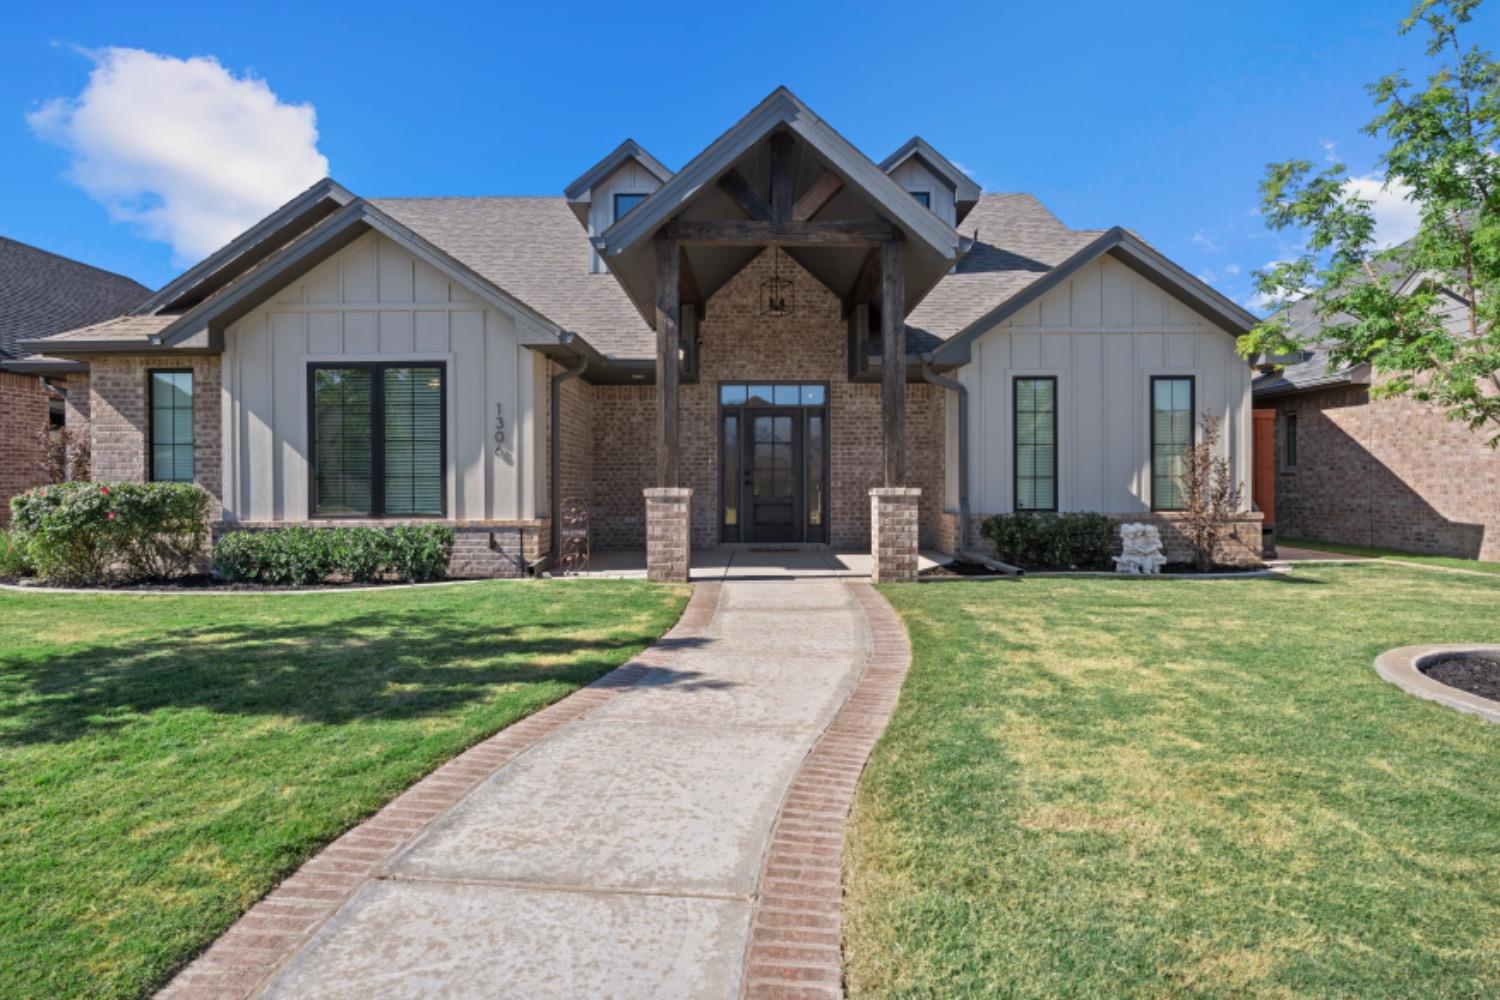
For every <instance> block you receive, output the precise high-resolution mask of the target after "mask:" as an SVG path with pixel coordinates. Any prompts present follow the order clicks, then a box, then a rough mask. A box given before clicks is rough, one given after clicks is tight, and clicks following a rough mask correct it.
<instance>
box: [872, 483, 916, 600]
mask: <svg viewBox="0 0 1500 1000" xmlns="http://www.w3.org/2000/svg"><path fill="white" fill-rule="evenodd" d="M919 495H920V491H919V490H916V489H912V488H910V487H901V486H897V487H892V488H889V489H887V488H877V489H873V490H871V491H870V556H871V560H870V579H871V581H873V582H875V583H910V582H912V581H914V580H915V579H916V578H917V547H918V546H917V536H918V531H917V522H918V519H919V499H920V496H919Z"/></svg>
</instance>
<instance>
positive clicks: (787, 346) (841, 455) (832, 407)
mask: <svg viewBox="0 0 1500 1000" xmlns="http://www.w3.org/2000/svg"><path fill="white" fill-rule="evenodd" d="M771 270H772V262H771V258H770V255H769V254H767V253H762V254H761V255H760V256H759V257H757V258H756V259H755V260H754V261H752V262H751V263H750V264H749V265H748V266H747V267H746V268H745V269H744V270H742V271H741V272H740V273H739V274H737V275H736V276H735V277H734V278H733V279H731V280H730V281H729V283H728V284H726V285H725V286H724V287H723V288H721V289H719V291H717V292H716V293H714V295H713V296H712V297H711V298H710V299H709V301H708V304H707V309H706V315H705V317H704V320H703V322H702V323H701V324H700V338H701V341H702V345H701V348H700V365H699V376H700V377H699V381H698V382H697V383H696V384H693V385H684V386H682V387H681V389H680V398H679V407H680V410H679V413H680V416H679V425H680V430H679V434H680V435H681V437H680V447H681V449H682V453H681V462H680V468H681V470H682V485H683V486H686V487H690V488H691V489H692V490H693V525H692V528H693V539H692V541H693V544H694V545H696V546H713V545H716V544H718V541H719V440H718V437H719V421H718V412H719V411H718V385H719V383H720V382H723V381H745V382H753V381H805V382H815V381H824V382H827V383H828V388H829V400H828V421H829V444H830V452H829V456H830V461H829V466H830V468H829V519H830V523H829V528H830V541H831V542H832V544H833V545H835V546H836V547H839V548H866V547H868V545H869V544H870V490H871V489H872V488H874V487H877V486H879V485H881V429H880V427H881V425H880V386H879V385H876V384H852V383H850V382H849V381H848V372H849V364H848V333H847V325H846V323H845V321H844V319H843V317H842V314H841V306H840V303H839V300H838V298H837V297H835V296H834V295H833V293H831V292H829V291H828V290H827V289H826V288H824V287H823V286H822V285H820V284H819V283H818V282H817V281H816V280H815V279H814V278H813V277H812V276H811V275H809V274H808V273H807V272H806V271H804V270H802V269H801V268H800V267H798V266H797V265H796V264H795V263H793V262H792V261H791V260H790V259H789V258H786V257H782V259H781V262H780V270H781V273H782V275H783V276H784V277H790V278H792V280H793V281H794V282H795V283H796V311H795V312H794V313H793V314H792V315H790V316H785V317H782V318H779V319H778V318H775V317H769V316H762V315H761V314H760V285H761V282H763V281H765V280H766V279H767V278H769V277H770V276H771ZM942 392H943V390H941V389H939V388H938V387H937V386H934V385H928V384H926V383H920V384H912V385H908V386H907V391H906V398H907V416H906V421H907V435H906V441H907V444H906V454H907V469H908V473H909V475H908V483H907V485H910V486H916V487H920V488H921V490H922V498H921V506H920V530H921V538H922V544H924V545H930V544H933V543H935V541H936V539H937V537H938V532H939V528H940V521H941V512H942V502H943V397H942ZM593 404H594V406H593V411H594V412H593V441H594V455H593V476H594V486H593V490H592V492H591V494H590V499H591V518H592V522H593V525H594V538H595V544H596V545H598V546H599V547H601V548H639V547H641V546H642V545H644V544H645V518H644V509H645V508H644V503H643V500H642V491H643V490H644V489H646V488H648V487H651V486H654V485H655V483H654V478H655V470H656V445H655V420H656V409H655V387H654V386H595V387H594V391H593Z"/></svg>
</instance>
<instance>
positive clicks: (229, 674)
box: [0, 611, 706, 745]
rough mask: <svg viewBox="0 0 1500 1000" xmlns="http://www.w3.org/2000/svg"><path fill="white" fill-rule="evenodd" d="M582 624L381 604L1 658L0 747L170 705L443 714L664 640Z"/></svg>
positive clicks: (690, 642)
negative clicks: (494, 619)
mask: <svg viewBox="0 0 1500 1000" xmlns="http://www.w3.org/2000/svg"><path fill="white" fill-rule="evenodd" d="M523 631H524V632H525V633H526V634H525V635H523V634H521V633H522V632H523ZM578 631H579V629H578V627H577V626H576V625H569V624H568V623H566V622H563V621H544V622H529V623H527V624H526V626H525V627H524V629H523V628H521V627H518V626H514V625H481V624H475V623H473V622H472V621H471V620H468V619H465V618H459V617H457V616H450V615H443V614H440V613H436V614H435V613H433V612H431V611H422V612H416V611H411V612H405V613H389V612H383V613H381V614H370V615H361V616H357V617H352V618H345V619H341V620H337V621H319V622H314V623H306V622H302V623H271V624H260V623H257V624H238V623H236V624H228V625H221V626H220V625H213V626H203V627H195V628H183V629H175V630H167V631H163V632H161V633H159V634H157V635H153V636H149V637H145V638H141V639H137V640H133V641H127V642H124V643H116V642H112V643H110V644H109V645H101V646H96V647H92V648H87V649H82V650H77V651H74V652H70V653H66V654H63V655H60V656H52V657H47V658H44V659H36V660H33V659H25V658H20V657H17V656H14V655H10V654H0V701H7V702H11V703H12V707H11V708H10V709H9V710H8V711H7V712H6V713H5V715H4V717H3V718H0V745H6V744H8V745H19V744H28V743H46V742H62V741H67V740H72V739H77V738H78V737H80V736H84V735H86V734H91V733H97V732H101V731H109V730H112V729H118V728H120V727H122V726H124V725H126V724H128V723H129V722H131V721H133V720H134V719H136V718H137V717H139V716H142V715H145V714H148V713H151V712H153V711H157V710H160V709H164V708H178V709H192V708H196V709H205V710H208V711H211V712H216V713H222V714H225V715H244V716H278V717H286V718H293V719H298V720H301V721H304V722H315V723H326V724H334V725H336V724H342V723H347V722H351V721H355V720H380V719H410V718H420V717H423V716H430V715H441V714H444V713H448V712H451V711H453V710H454V709H455V708H458V707H460V706H461V705H463V704H464V703H466V702H478V701H482V700H484V699H486V698H489V697H491V696H492V695H493V694H494V690H495V688H496V687H498V686H502V685H513V684H545V683H553V682H561V683H564V684H571V685H581V684H587V683H589V682H590V681H592V680H594V679H596V678H598V677H599V676H601V675H602V674H604V673H606V672H607V671H609V670H610V669H611V668H613V667H614V666H616V665H618V664H619V663H621V662H623V656H622V655H621V651H622V650H625V649H634V648H641V647H645V646H648V645H650V644H651V643H652V641H653V640H656V639H657V635H656V633H654V632H652V631H650V630H642V631H639V632H632V631H629V630H628V629H617V630H614V631H612V632H611V634H609V635H608V636H607V637H604V638H598V639H591V638H580V637H579V636H578ZM704 641H706V640H701V639H672V640H665V641H664V644H665V645H668V646H670V647H671V648H676V649H683V648H687V647H690V646H694V645H699V644H702V643H703V642H704ZM670 673H671V672H666V674H664V677H663V679H662V680H660V681H658V683H668V682H670V676H669V675H670ZM691 676H692V675H689V674H682V675H681V680H682V681H684V682H686V681H687V680H689V679H690V677H691Z"/></svg>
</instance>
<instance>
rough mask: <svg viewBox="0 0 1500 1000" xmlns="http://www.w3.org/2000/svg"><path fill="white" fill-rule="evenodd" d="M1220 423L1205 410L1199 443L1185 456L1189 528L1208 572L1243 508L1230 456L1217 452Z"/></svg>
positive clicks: (1199, 559)
mask: <svg viewBox="0 0 1500 1000" xmlns="http://www.w3.org/2000/svg"><path fill="white" fill-rule="evenodd" d="M1220 423H1221V421H1220V420H1219V418H1218V417H1216V416H1214V415H1213V414H1212V413H1210V412H1209V411H1208V410H1204V411H1203V414H1202V416H1200V417H1199V418H1198V430H1199V433H1198V443H1197V444H1194V445H1193V446H1191V447H1190V448H1188V451H1187V454H1186V455H1185V456H1183V457H1184V462H1183V468H1182V477H1181V481H1182V494H1183V502H1184V504H1185V506H1184V507H1183V515H1184V517H1185V520H1186V525H1185V529H1186V531H1187V536H1188V540H1189V541H1191V542H1192V543H1193V555H1194V557H1195V559H1196V560H1197V563H1198V569H1200V570H1202V571H1204V572H1207V571H1208V570H1210V569H1212V568H1213V565H1214V560H1215V558H1216V557H1217V556H1218V554H1219V546H1220V545H1221V544H1222V543H1223V540H1224V535H1225V533H1226V532H1227V531H1228V530H1229V525H1230V522H1231V521H1232V520H1233V518H1234V515H1235V512H1236V511H1238V510H1239V507H1240V484H1238V483H1236V482H1235V481H1234V478H1233V477H1232V476H1231V475H1230V473H1229V459H1227V458H1223V457H1220V456H1218V455H1215V454H1214V450H1215V448H1217V446H1218V444H1219V437H1220Z"/></svg>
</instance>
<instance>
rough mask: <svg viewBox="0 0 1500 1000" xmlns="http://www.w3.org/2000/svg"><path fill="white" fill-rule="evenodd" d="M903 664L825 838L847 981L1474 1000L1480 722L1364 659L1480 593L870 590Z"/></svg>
mask: <svg viewBox="0 0 1500 1000" xmlns="http://www.w3.org/2000/svg"><path fill="white" fill-rule="evenodd" d="M881 589H882V591H883V593H885V594H886V596H887V597H888V598H889V599H890V600H891V602H892V603H893V604H894V605H895V606H896V608H897V610H898V611H899V612H900V613H901V615H902V617H903V619H904V620H905V622H906V624H907V627H908V629H909V631H910V634H911V637H912V643H913V650H914V660H913V666H912V672H911V675H910V677H909V678H908V680H907V682H906V685H905V688H904V690H903V693H902V700H901V703H900V705H899V707H898V708H897V711H896V714H895V717H894V718H893V720H892V723H891V726H890V728H889V730H888V731H887V733H886V735H885V737H884V739H883V740H882V742H881V744H880V745H879V747H878V748H877V750H876V753H875V755H874V757H873V758H872V760H871V763H870V766H869V769H868V770H867V771H866V773H865V776H864V778H863V780H862V783H861V785H860V789H859V794H858V796H857V800H856V804H855V812H854V816H853V818H852V820H851V823H852V825H851V828H850V833H849V843H848V847H847V853H846V865H847V874H848V879H849V886H848V896H847V901H846V910H845V915H846V924H845V935H846V948H847V951H846V960H847V961H848V963H849V967H848V977H849V981H850V985H851V995H852V996H855V997H919V996H920V997H928V996H952V997H970V996H972V997H978V996H987V997H988V996H997V997H1100V998H1103V997H1153V998H1155V997H1168V996H1171V997H1176V996H1201V997H1224V996H1275V997H1377V996H1378V997H1423V998H1436V997H1475V996H1497V995H1500V726H1496V725H1494V724H1492V723H1488V722H1485V721H1483V720H1482V719H1478V718H1476V717H1473V716H1468V715H1463V714H1460V713H1458V712H1454V711H1451V710H1448V709H1445V708H1443V707H1442V706H1439V705H1436V704H1433V703H1431V702H1427V701H1421V700H1419V699H1416V698H1413V697H1411V696H1409V695H1406V694H1404V693H1403V692H1401V691H1400V690H1398V689H1397V688H1396V687H1394V686H1392V685H1390V684H1387V683H1386V682H1384V681H1382V680H1380V679H1379V678H1378V677H1377V676H1376V674H1375V671H1374V670H1373V669H1372V666H1371V663H1372V660H1373V658H1374V657H1375V655H1376V654H1377V653H1379V652H1380V651H1382V650H1384V649H1387V648H1389V647H1392V646H1397V645H1405V644H1409V643H1429V642H1457V641H1485V642H1496V641H1500V580H1489V579H1486V578H1483V577H1477V576H1465V575H1459V574H1450V573H1433V572H1428V571H1425V570H1417V569H1407V568H1405V567H1397V566H1390V565H1379V566H1374V565H1371V566H1359V565H1332V566H1312V567H1299V568H1298V569H1297V570H1296V572H1295V573H1294V574H1292V575H1291V576H1289V577H1287V578H1285V579H1261V580H1221V581H1208V580H1180V581H1146V580H1114V579H1080V578H1072V579H1037V580H1025V581H1020V582H997V583H977V582H975V583H944V584H940V585H927V586H922V585H905V586H900V585H898V586H886V587H883V588H881Z"/></svg>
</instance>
